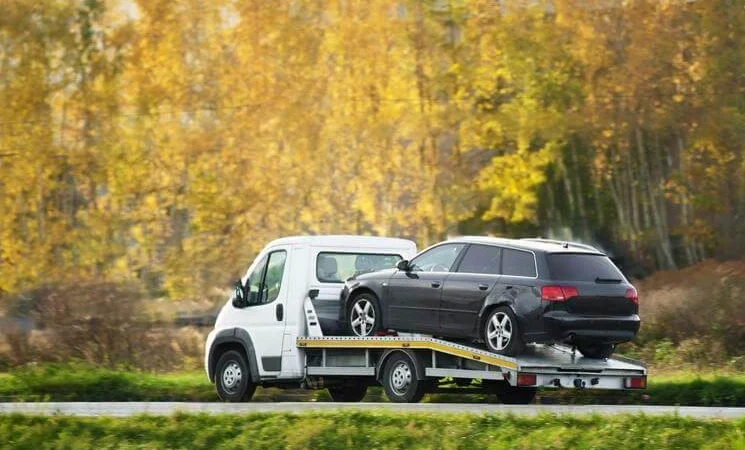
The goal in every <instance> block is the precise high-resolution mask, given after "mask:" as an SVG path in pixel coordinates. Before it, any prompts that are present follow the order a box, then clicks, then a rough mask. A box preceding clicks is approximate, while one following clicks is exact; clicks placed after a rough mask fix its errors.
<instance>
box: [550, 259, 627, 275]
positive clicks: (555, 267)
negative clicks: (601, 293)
mask: <svg viewBox="0 0 745 450" xmlns="http://www.w3.org/2000/svg"><path fill="white" fill-rule="evenodd" d="M547 257H548V270H549V272H550V273H551V278H552V279H554V280H560V281H594V282H597V281H600V282H602V281H609V282H613V281H624V280H625V278H624V276H623V274H621V271H620V270H618V268H617V267H616V265H615V264H613V262H612V261H611V260H610V259H609V258H608V257H607V256H603V255H593V254H576V253H552V254H549V255H547Z"/></svg>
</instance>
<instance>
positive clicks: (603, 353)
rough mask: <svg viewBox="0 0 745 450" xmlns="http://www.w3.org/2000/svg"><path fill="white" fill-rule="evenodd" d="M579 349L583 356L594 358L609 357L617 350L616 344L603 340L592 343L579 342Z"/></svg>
mask: <svg viewBox="0 0 745 450" xmlns="http://www.w3.org/2000/svg"><path fill="white" fill-rule="evenodd" d="M577 350H579V352H580V353H582V356H585V357H587V358H593V359H607V358H610V357H611V355H613V352H614V351H615V350H616V346H615V344H606V343H602V342H596V343H590V344H577Z"/></svg>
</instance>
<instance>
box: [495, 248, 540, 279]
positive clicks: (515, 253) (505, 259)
mask: <svg viewBox="0 0 745 450" xmlns="http://www.w3.org/2000/svg"><path fill="white" fill-rule="evenodd" d="M502 274H503V275H512V276H517V277H531V278H533V277H535V276H536V275H537V272H536V267H535V257H533V254H532V253H530V252H524V251H521V250H513V249H511V248H505V249H502Z"/></svg>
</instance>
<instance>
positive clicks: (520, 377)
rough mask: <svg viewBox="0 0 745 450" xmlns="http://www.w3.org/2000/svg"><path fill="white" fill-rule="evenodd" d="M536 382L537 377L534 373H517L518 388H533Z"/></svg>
mask: <svg viewBox="0 0 745 450" xmlns="http://www.w3.org/2000/svg"><path fill="white" fill-rule="evenodd" d="M537 382H538V376H537V375H536V374H534V373H518V374H517V385H518V386H535V385H536V383H537Z"/></svg>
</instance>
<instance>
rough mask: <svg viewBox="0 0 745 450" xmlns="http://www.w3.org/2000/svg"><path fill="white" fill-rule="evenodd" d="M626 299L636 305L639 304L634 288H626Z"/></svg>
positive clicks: (637, 294)
mask: <svg viewBox="0 0 745 450" xmlns="http://www.w3.org/2000/svg"><path fill="white" fill-rule="evenodd" d="M626 298H627V299H629V300H631V303H633V304H635V305H638V304H639V293H638V292H636V288H632V287H631V288H628V289H626Z"/></svg>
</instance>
